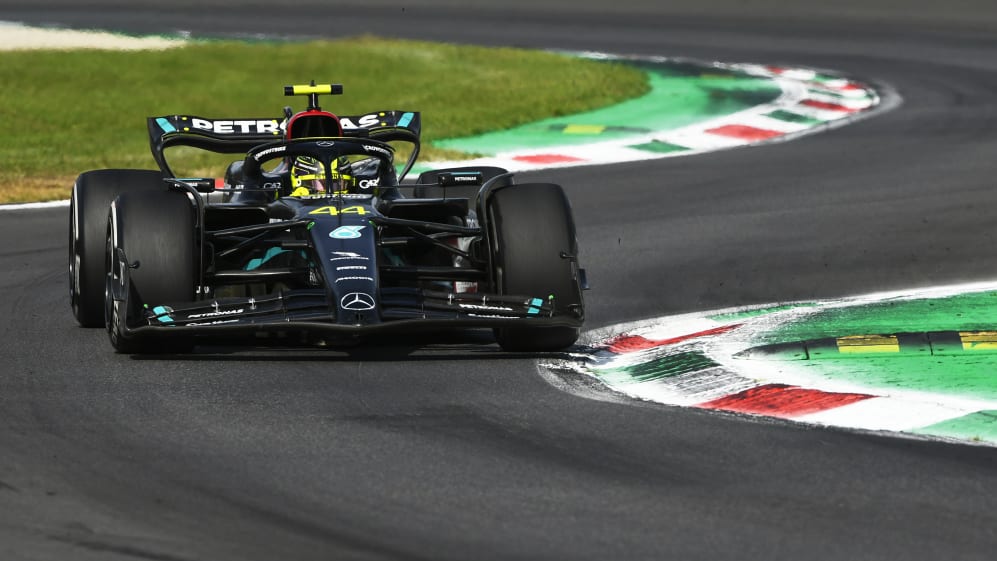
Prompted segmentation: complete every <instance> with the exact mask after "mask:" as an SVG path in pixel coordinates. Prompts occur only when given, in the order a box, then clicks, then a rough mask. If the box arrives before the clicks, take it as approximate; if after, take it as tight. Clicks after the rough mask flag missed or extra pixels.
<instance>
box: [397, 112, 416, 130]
mask: <svg viewBox="0 0 997 561" xmlns="http://www.w3.org/2000/svg"><path fill="white" fill-rule="evenodd" d="M413 117H415V114H413V113H405V114H404V115H402V118H401V119H398V126H399V127H407V126H408V125H409V123H411V122H412V118H413Z"/></svg>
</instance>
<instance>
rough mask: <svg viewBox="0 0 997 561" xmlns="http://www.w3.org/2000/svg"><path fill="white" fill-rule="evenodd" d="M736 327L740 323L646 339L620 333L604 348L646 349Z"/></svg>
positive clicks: (616, 350) (717, 333) (624, 350)
mask: <svg viewBox="0 0 997 561" xmlns="http://www.w3.org/2000/svg"><path fill="white" fill-rule="evenodd" d="M738 327H741V324H740V323H736V324H732V325H724V326H721V327H715V328H713V329H706V330H703V331H698V332H696V333H690V334H688V335H681V336H678V337H671V338H669V339H657V340H655V339H646V338H644V337H642V336H640V335H621V336H619V337H617V338H615V339H610V340H609V341H608V342H607V343H606V350H608V351H609V352H612V353H616V354H625V353H633V352H637V351H646V350H648V349H654V348H657V347H665V346H668V345H674V344H676V343H682V342H685V341H689V340H691V339H698V338H700V337H709V336H711V335H720V334H722V333H728V332H730V331H733V330H735V329H737V328H738Z"/></svg>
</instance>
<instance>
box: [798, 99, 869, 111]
mask: <svg viewBox="0 0 997 561" xmlns="http://www.w3.org/2000/svg"><path fill="white" fill-rule="evenodd" d="M800 103H801V105H806V106H807V107H813V108H815V109H826V110H828V111H840V112H842V113H854V112H856V111H858V109H852V108H850V107H845V106H844V105H839V104H837V103H831V102H828V101H818V100H816V99H804V100H803V101H801V102H800Z"/></svg>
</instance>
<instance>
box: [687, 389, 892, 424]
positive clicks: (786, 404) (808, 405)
mask: <svg viewBox="0 0 997 561" xmlns="http://www.w3.org/2000/svg"><path fill="white" fill-rule="evenodd" d="M873 397H875V396H871V395H867V394H858V393H830V392H823V391H820V390H812V389H806V388H800V387H796V386H788V385H786V384H766V385H763V386H758V387H755V388H751V389H749V390H744V391H741V392H738V393H736V394H733V395H728V396H725V397H722V398H720V399H715V400H713V401H709V402H706V403H701V404H699V405H698V407H701V408H703V409H722V410H724V411H734V412H737V413H750V414H754V415H768V416H771V417H778V418H781V419H789V418H793V417H798V416H801V415H807V414H812V413H818V412H821V411H826V410H828V409H835V408H837V407H841V406H843V405H848V404H850V403H855V402H857V401H864V400H866V399H871V398H873Z"/></svg>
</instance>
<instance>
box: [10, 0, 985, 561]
mask: <svg viewBox="0 0 997 561" xmlns="http://www.w3.org/2000/svg"><path fill="white" fill-rule="evenodd" d="M22 4H24V3H23V2H20V1H12V0H0V19H10V20H21V21H30V22H62V23H65V24H72V25H81V26H86V25H99V26H102V27H106V26H113V27H119V28H124V29H129V30H132V31H136V32H149V31H172V30H175V29H186V30H191V31H193V32H195V34H197V33H235V32H237V31H238V32H267V33H278V34H280V33H283V34H306V35H316V36H320V35H322V36H340V35H346V34H353V33H359V32H371V33H379V34H383V35H400V36H407V37H419V38H431V39H442V40H450V41H455V42H474V43H482V44H510V45H522V46H534V47H561V48H575V49H577V48H587V49H598V50H606V51H612V52H621V53H638V54H656V55H681V56H692V57H700V58H707V59H712V58H716V59H722V60H727V61H757V62H773V63H791V64H800V65H809V66H817V67H827V68H832V69H837V70H841V71H845V72H848V73H851V74H854V75H856V76H858V77H862V78H871V79H877V80H881V81H882V82H883V83H885V84H889V85H890V86H892V87H894V88H896V90H897V91H899V92H900V94H901V95H902V96H903V99H904V103H903V105H902V106H901V107H900V108H899V109H897V110H895V111H892V112H889V113H886V114H883V115H880V116H878V117H876V118H873V119H869V120H866V121H863V122H860V123H857V124H855V125H852V126H849V127H844V128H840V129H837V130H833V131H830V132H828V133H825V134H820V135H816V136H810V137H807V138H804V139H801V140H799V141H795V142H790V143H783V144H776V145H771V146H768V147H763V148H749V149H738V150H732V151H728V152H722V153H715V154H710V155H704V156H696V157H690V158H680V159H671V160H659V161H654V162H648V163H646V164H636V165H635V164H630V165H626V166H607V167H600V168H579V169H574V170H559V171H556V172H553V171H552V172H541V173H537V174H533V175H534V176H536V177H541V178H546V179H554V180H557V181H559V182H561V183H563V184H564V185H565V186H566V187H567V189H568V190H569V195H570V197H571V199H572V202H573V204H574V208H575V213H576V217H577V220H578V222H579V224H580V229H579V235H580V242H581V244H582V248H583V257H584V262H585V264H586V266H587V268H588V270H589V273H590V280H591V283H592V284H593V285H594V287H595V290H593V291H592V292H591V293H590V295H589V296H590V297H589V300H588V304H589V307H588V309H589V312H590V327H592V328H594V327H600V326H605V325H609V324H613V323H617V322H622V321H628V320H634V319H639V318H643V317H649V316H659V315H665V314H670V313H675V312H681V311H689V310H696V309H708V308H716V307H722V306H732V305H739V304H751V303H761V302H772V301H779V300H791V299H804V298H805V299H809V298H824V297H835V296H842V295H847V294H854V293H864V292H869V291H873V290H885V289H895V288H906V287H912V286H924V285H930V284H935V283H952V282H962V281H973V280H986V279H992V278H994V276H997V263H995V261H994V259H993V258H992V257H991V253H992V250H993V245H994V231H993V228H992V224H993V218H994V215H995V212H997V211H995V209H997V191H995V189H994V185H993V180H992V177H993V176H994V173H995V171H997V160H995V158H994V154H997V132H995V131H997V103H995V101H994V97H995V94H994V92H997V35H995V33H994V32H995V30H997V25H995V21H997V15H995V14H994V13H993V12H994V10H993V8H992V7H990V6H989V5H988V4H989V3H988V2H983V1H974V0H962V1H961V2H954V3H953V2H950V3H937V5H935V3H931V2H926V1H920V0H915V1H907V2H893V3H890V2H887V1H886V0H879V1H870V2H858V1H854V0H848V1H845V2H842V3H834V4H831V3H828V5H827V6H828V7H825V8H819V9H818V8H814V9H813V10H812V11H811V10H808V9H806V8H801V7H799V6H795V5H794V3H791V2H788V1H786V2H780V1H779V0H758V1H757V2H738V1H735V0H720V1H717V2H713V3H709V5H708V6H707V5H704V4H707V3H704V2H699V3H697V2H691V1H689V2H687V1H684V0H683V1H678V2H670V3H668V7H659V6H657V3H655V2H650V1H647V2H642V1H639V0H619V1H617V2H613V7H614V11H613V12H611V13H602V12H600V11H599V8H598V5H599V4H598V3H595V2H576V3H571V4H570V6H573V8H572V9H570V10H569V9H565V8H566V6H567V4H565V2H564V1H563V0H538V1H537V2H531V3H527V2H523V1H518V0H517V1H510V2H507V3H504V4H502V5H503V8H502V9H501V10H499V9H497V8H492V7H489V6H490V3H489V2H485V1H473V2H460V3H453V2H451V3H448V2H445V1H444V0H431V1H420V2H413V3H411V4H408V3H392V2H382V3H377V2H367V3H359V2H356V3H349V6H350V7H351V8H350V9H349V10H347V9H346V8H344V6H346V5H347V3H343V4H340V7H339V8H332V7H330V6H328V4H329V3H327V2H321V3H318V2H313V4H315V5H317V6H320V7H318V8H314V10H317V12H312V13H310V14H309V15H307V16H306V17H302V16H305V13H306V10H304V9H302V8H289V7H287V6H286V5H283V4H282V5H281V6H280V7H268V6H269V5H268V4H264V3H257V4H256V7H245V6H243V7H241V8H239V9H223V8H218V7H217V6H218V5H221V4H226V2H222V1H221V0H204V1H201V2H197V3H194V2H187V1H186V0H185V1H182V2H174V3H173V5H174V7H172V8H170V7H164V6H161V5H160V2H153V1H151V0H142V1H129V2H112V1H105V2H93V3H89V4H88V7H87V8H86V9H82V8H79V7H77V3H75V2H59V1H58V0H38V1H36V2H32V3H30V5H22ZM230 4H234V2H230ZM60 5H61V6H60ZM288 66H289V68H288V69H256V71H257V76H259V78H260V79H272V80H274V82H275V83H285V81H286V80H287V78H290V79H299V78H301V77H298V76H294V75H293V62H290V61H289V65H288ZM57 75H58V74H57V69H53V79H54V80H57ZM177 77H178V79H182V69H177ZM285 77H287V78H285ZM305 78H309V77H305ZM330 78H336V77H330ZM113 86H115V85H114V84H109V87H113ZM427 118H431V116H427ZM0 239H3V240H5V242H4V243H3V245H2V247H0V290H2V293H3V294H4V298H3V299H2V301H0V317H2V318H3V320H2V323H0V329H2V331H0V335H2V337H0V341H2V346H0V364H2V365H3V366H2V377H0V558H2V559H12V560H17V559H30V560H36V559H153V560H166V561H176V560H183V561H187V560H202V559H237V560H255V559H259V560H275V559H294V560H308V559H572V560H582V559H599V560H602V559H711V560H716V559H763V558H764V559H941V558H953V559H992V558H993V552H994V550H995V546H997V509H995V508H994V507H995V505H997V450H995V449H993V448H985V447H960V446H954V445H948V444H942V443H930V442H920V441H914V440H897V439H892V438H885V437H882V436H877V435H866V434H853V433H848V432H841V431H828V430H813V429H803V428H800V427H797V426H792V425H784V424H779V423H769V422H757V421H751V420H745V419H742V418H737V417H732V416H723V415H716V414H709V413H703V412H699V411H689V410H683V409H675V408H668V407H663V406H652V405H638V404H634V403H627V402H618V401H613V400H612V399H608V398H606V397H605V396H602V397H603V399H590V398H585V397H579V396H577V395H574V394H570V393H566V392H562V391H561V390H559V389H557V388H555V387H553V386H551V385H550V384H548V383H547V382H545V381H544V380H543V379H542V378H541V377H540V376H538V374H537V372H536V369H535V367H534V362H533V360H531V359H530V358H510V357H504V356H500V355H498V354H496V353H493V352H490V350H493V348H492V349H488V348H486V349H485V350H484V351H482V350H478V348H477V347H474V346H472V345H468V344H465V343H466V342H462V341H455V342H452V344H451V345H449V346H446V347H443V348H439V347H437V348H435V350H434V349H428V348H426V347H425V346H423V343H425V342H424V341H406V342H405V343H404V344H403V343H402V342H399V343H398V344H395V345H390V346H387V347H386V348H366V349H358V350H356V351H353V352H352V353H330V352H324V351H323V352H320V351H314V352H312V351H309V352H305V353H298V352H292V351H286V350H283V349H277V350H272V351H255V352H249V353H235V352H232V351H231V350H230V349H225V348H219V349H212V351H211V352H210V353H209V354H207V355H202V356H192V357H185V358H182V359H180V360H177V359H163V358H159V357H153V358H148V359H139V358H133V357H128V356H119V355H114V354H113V353H111V352H110V349H109V346H108V344H107V341H106V337H105V336H104V334H103V333H101V332H99V331H92V330H81V329H79V328H77V327H75V326H74V323H73V322H72V319H71V315H70V312H69V305H68V298H67V294H66V293H67V291H66V278H65V276H66V274H65V255H66V245H65V244H66V216H65V210H64V209H59V210H39V211H23V212H17V213H4V214H3V215H2V217H0ZM593 396H595V397H600V396H599V395H598V392H595V391H593Z"/></svg>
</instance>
